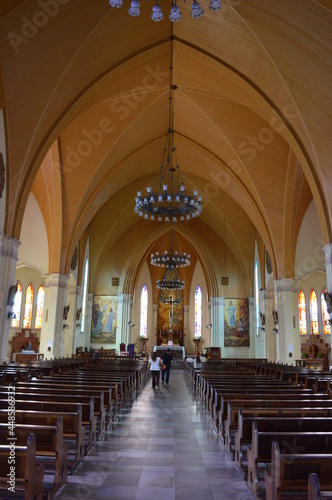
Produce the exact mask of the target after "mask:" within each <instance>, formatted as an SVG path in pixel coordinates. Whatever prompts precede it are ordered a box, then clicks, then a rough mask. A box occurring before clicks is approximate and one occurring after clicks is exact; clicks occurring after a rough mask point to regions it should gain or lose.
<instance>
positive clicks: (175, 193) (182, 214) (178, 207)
mask: <svg viewBox="0 0 332 500" xmlns="http://www.w3.org/2000/svg"><path fill="white" fill-rule="evenodd" d="M172 40H173V37H171V43H172ZM171 54H172V50H171ZM172 68H173V66H172V61H171V65H170V72H171V75H170V80H171V81H172ZM176 89H177V86H176V85H174V84H171V85H170V95H169V127H168V131H167V135H166V140H165V146H164V151H163V156H162V161H161V166H160V174H159V177H158V178H157V179H156V181H155V183H154V185H153V186H148V187H147V188H146V192H145V193H144V194H142V191H137V197H136V198H135V213H136V214H138V215H139V216H140V217H144V219H150V220H158V221H165V222H176V221H184V220H190V219H192V218H194V217H198V216H199V215H200V214H201V212H202V197H201V196H198V191H197V190H194V191H193V194H192V195H189V194H187V190H186V186H185V184H184V182H183V180H182V176H181V173H180V168H179V165H178V162H177V157H176V147H175V143H174V123H173V121H174V98H173V94H174V91H175V90H176Z"/></svg>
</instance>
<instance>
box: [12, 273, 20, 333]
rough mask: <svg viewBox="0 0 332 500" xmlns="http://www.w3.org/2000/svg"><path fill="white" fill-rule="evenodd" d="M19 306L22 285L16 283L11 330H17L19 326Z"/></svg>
mask: <svg viewBox="0 0 332 500" xmlns="http://www.w3.org/2000/svg"><path fill="white" fill-rule="evenodd" d="M21 304H22V285H21V283H19V282H18V283H17V292H16V295H15V300H14V305H13V313H14V315H13V319H12V322H11V327H12V328H18V327H19V324H20V315H21Z"/></svg>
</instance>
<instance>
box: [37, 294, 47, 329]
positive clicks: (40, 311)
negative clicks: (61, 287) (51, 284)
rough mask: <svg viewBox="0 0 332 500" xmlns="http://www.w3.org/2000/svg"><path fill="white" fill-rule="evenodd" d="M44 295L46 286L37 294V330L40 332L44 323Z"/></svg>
mask: <svg viewBox="0 0 332 500" xmlns="http://www.w3.org/2000/svg"><path fill="white" fill-rule="evenodd" d="M44 295H45V290H44V286H43V285H40V287H39V288H38V293H37V307H36V316H35V328H38V329H39V330H40V329H41V327H42V323H43V309H44Z"/></svg>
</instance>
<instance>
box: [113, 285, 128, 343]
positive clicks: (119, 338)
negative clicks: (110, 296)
mask: <svg viewBox="0 0 332 500" xmlns="http://www.w3.org/2000/svg"><path fill="white" fill-rule="evenodd" d="M130 314H131V308H130V295H129V294H128V293H121V294H119V295H118V321H117V324H118V329H117V332H116V345H117V348H118V349H119V350H120V344H121V343H122V342H123V343H124V344H125V345H126V348H127V346H128V344H130V342H131V339H130V331H129V328H130V327H129V321H130V320H131V318H130Z"/></svg>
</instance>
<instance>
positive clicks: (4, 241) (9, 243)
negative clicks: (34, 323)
mask: <svg viewBox="0 0 332 500" xmlns="http://www.w3.org/2000/svg"><path fill="white" fill-rule="evenodd" d="M20 244H21V243H20V241H18V240H16V239H15V238H10V237H8V236H5V235H4V234H2V233H0V361H1V362H3V361H8V360H7V351H8V338H9V328H10V318H8V313H9V312H12V307H11V306H8V305H7V301H8V292H9V289H10V287H11V286H13V285H15V271H16V262H17V254H18V247H19V246H20Z"/></svg>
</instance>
